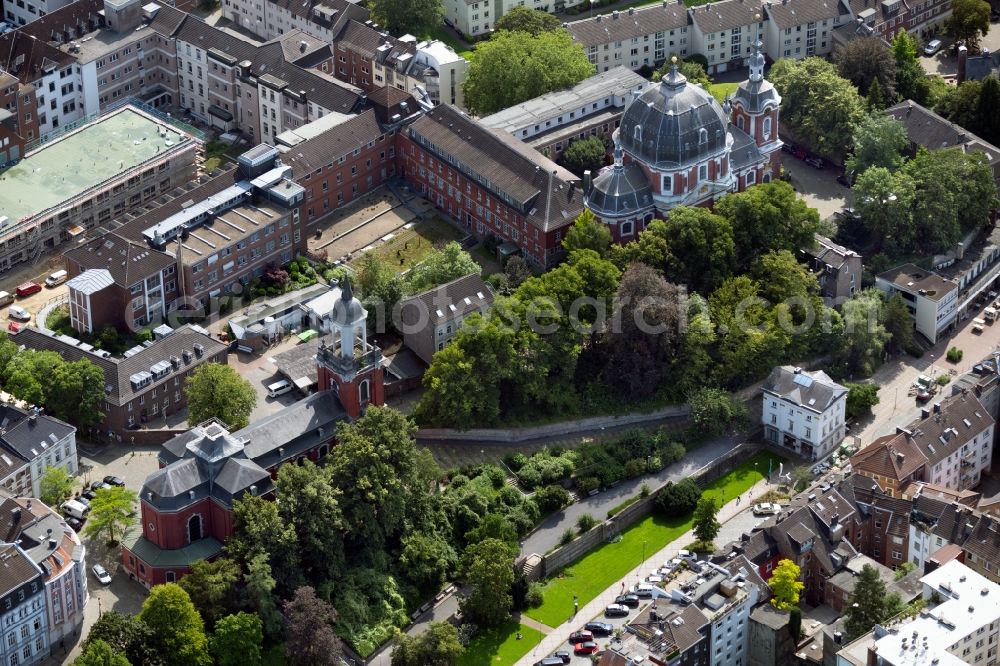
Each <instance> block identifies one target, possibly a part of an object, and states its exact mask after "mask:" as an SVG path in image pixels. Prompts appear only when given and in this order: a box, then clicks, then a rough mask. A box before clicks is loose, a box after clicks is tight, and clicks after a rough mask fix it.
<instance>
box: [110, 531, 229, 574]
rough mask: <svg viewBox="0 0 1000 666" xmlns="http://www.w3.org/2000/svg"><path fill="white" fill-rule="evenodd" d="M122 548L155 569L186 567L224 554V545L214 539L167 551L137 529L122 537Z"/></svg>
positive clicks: (208, 538) (205, 539)
mask: <svg viewBox="0 0 1000 666" xmlns="http://www.w3.org/2000/svg"><path fill="white" fill-rule="evenodd" d="M122 547H124V548H126V549H128V550H129V551H130V552H132V553H133V554H134V555H135V556H136V557H138V558H139V559H140V560H142V561H143V562H145V563H146V564H148V565H150V566H153V567H184V566H188V565H190V564H191V563H192V562H196V561H198V560H208V559H211V558H213V557H216V556H217V555H219V554H221V553H222V544H221V543H220V542H219V541H218V540H217V539H214V538H212V537H205V538H203V539H198V540H197V541H193V542H191V543H189V544H188V545H187V546H185V547H183V548H179V549H177V550H165V549H162V548H160V547H159V546H157V545H156V544H154V543H153V542H152V541H149V540H148V539H146V537H144V536H142V532H141V531H139V530H137V529H133V530H131V531H130V532H129V533H128V534H127V535H126V536H124V537H122Z"/></svg>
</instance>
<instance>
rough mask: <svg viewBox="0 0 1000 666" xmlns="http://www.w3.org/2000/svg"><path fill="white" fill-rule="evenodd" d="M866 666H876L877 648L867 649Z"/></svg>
mask: <svg viewBox="0 0 1000 666" xmlns="http://www.w3.org/2000/svg"><path fill="white" fill-rule="evenodd" d="M866 663H867V666H878V646H877V645H872V646H871V647H870V648H868V661H867V662H866Z"/></svg>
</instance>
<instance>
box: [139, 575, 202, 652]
mask: <svg viewBox="0 0 1000 666" xmlns="http://www.w3.org/2000/svg"><path fill="white" fill-rule="evenodd" d="M139 620H140V621H141V622H143V623H145V624H146V625H147V626H148V627H149V628H150V629H151V630H152V635H153V636H154V637H155V641H156V645H157V646H158V648H159V652H160V654H162V655H170V656H169V663H170V664H172V665H176V666H210V665H211V663H212V659H211V657H210V656H209V654H208V637H207V636H206V635H205V624H204V622H203V621H202V619H201V616H200V615H198V611H197V610H196V609H195V607H194V604H192V603H191V598H190V597H188V594H187V592H185V591H184V589H183V588H181V586H180V585H177V584H176V583H165V584H163V585H156V586H154V587H153V588H152V589H151V590H150V591H149V596H148V597H146V601H144V602H143V604H142V611H141V612H140V613H139Z"/></svg>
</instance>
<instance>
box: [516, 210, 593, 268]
mask: <svg viewBox="0 0 1000 666" xmlns="http://www.w3.org/2000/svg"><path fill="white" fill-rule="evenodd" d="M610 245H611V232H610V231H609V230H608V227H607V225H605V224H602V223H601V221H600V220H598V219H597V217H595V216H594V214H593V213H591V212H590V211H589V210H588V209H586V208H584V209H583V212H582V213H580V215H579V216H577V218H576V220H575V221H574V222H573V226H572V227H570V228H569V231H567V232H566V236H565V237H564V238H563V240H562V246H563V249H564V250H566V251H567V252H572V251H573V250H593V251H594V252H596V253H597V254H599V255H601V256H604V254H605V253H606V252H607V251H608V247H609V246H610ZM515 258H516V257H511V260H513V259H515ZM508 263H509V262H508Z"/></svg>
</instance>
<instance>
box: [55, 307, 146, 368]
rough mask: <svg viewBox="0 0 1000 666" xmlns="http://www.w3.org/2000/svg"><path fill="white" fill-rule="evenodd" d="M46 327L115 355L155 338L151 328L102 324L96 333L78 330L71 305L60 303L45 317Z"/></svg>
mask: <svg viewBox="0 0 1000 666" xmlns="http://www.w3.org/2000/svg"><path fill="white" fill-rule="evenodd" d="M45 327H46V328H48V329H49V330H50V331H53V332H55V333H58V334H59V335H68V336H69V337H71V338H76V339H77V340H80V341H82V342H85V343H87V344H91V345H93V346H94V349H102V350H104V351H107V352H111V354H112V355H114V356H121V355H122V354H123V353H124V352H125V351H126V350H127V349H131V348H132V347H135V346H136V345H141V344H142V343H143V342H147V341H149V340H152V339H153V332H152V331H151V330H149V329H142V330H140V331H124V332H123V331H119V330H118V329H116V328H115V327H114V326H112V325H111V324H107V325H105V326H102V327H101V328H100V329H98V330H97V332H95V333H83V332H80V331H77V330H75V329H74V328H73V327H72V326H71V325H70V316H69V305H59V306H57V307H55V308H53V309H52V311H51V312H49V316H48V317H47V318H46V319H45Z"/></svg>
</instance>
